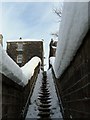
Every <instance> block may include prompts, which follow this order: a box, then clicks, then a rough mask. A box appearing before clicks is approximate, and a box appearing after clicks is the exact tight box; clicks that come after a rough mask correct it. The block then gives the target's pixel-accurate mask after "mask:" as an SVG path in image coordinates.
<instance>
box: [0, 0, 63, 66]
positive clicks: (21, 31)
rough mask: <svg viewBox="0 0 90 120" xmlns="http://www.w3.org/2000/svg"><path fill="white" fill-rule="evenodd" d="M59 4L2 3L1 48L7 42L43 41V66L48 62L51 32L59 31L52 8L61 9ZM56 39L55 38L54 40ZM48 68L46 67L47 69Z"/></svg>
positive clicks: (56, 17) (56, 18)
mask: <svg viewBox="0 0 90 120" xmlns="http://www.w3.org/2000/svg"><path fill="white" fill-rule="evenodd" d="M61 6H62V3H59V2H4V3H2V5H1V6H0V7H1V10H2V16H1V18H2V29H0V33H2V34H3V46H4V49H5V47H6V41H7V40H15V39H19V38H20V37H22V39H44V45H45V47H44V48H45V49H44V53H45V55H44V56H45V57H46V60H45V62H46V63H45V64H47V62H48V54H49V48H48V46H49V43H50V40H51V38H53V36H51V33H52V32H55V31H58V30H59V24H60V23H59V22H58V19H59V18H58V16H57V15H56V14H55V13H54V12H53V9H54V8H61ZM54 39H56V38H54ZM47 67H48V66H46V68H47Z"/></svg>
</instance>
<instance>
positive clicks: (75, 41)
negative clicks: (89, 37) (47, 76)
mask: <svg viewBox="0 0 90 120" xmlns="http://www.w3.org/2000/svg"><path fill="white" fill-rule="evenodd" d="M87 31H88V3H86V2H82V3H79V2H76V3H73V2H69V3H64V7H63V12H62V20H61V24H60V29H59V38H58V44H57V51H56V59H55V64H54V72H55V75H56V77H57V78H59V77H60V76H61V75H62V73H63V72H64V70H65V69H66V68H67V66H68V65H69V64H70V61H71V60H72V59H73V56H74V55H75V53H76V51H77V49H78V48H79V46H80V45H81V43H82V40H83V38H84V36H85V35H86V33H87Z"/></svg>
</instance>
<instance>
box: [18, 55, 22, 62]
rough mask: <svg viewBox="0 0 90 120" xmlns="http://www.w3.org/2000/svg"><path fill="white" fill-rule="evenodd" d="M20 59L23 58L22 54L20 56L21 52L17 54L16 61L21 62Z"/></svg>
mask: <svg viewBox="0 0 90 120" xmlns="http://www.w3.org/2000/svg"><path fill="white" fill-rule="evenodd" d="M22 60H23V56H22V54H19V55H18V56H17V63H22Z"/></svg>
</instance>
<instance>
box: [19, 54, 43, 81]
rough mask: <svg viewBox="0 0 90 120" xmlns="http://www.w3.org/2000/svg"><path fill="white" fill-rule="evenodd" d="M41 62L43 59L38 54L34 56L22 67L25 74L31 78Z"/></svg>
mask: <svg viewBox="0 0 90 120" xmlns="http://www.w3.org/2000/svg"><path fill="white" fill-rule="evenodd" d="M39 62H40V64H41V59H40V58H39V57H37V56H35V57H33V58H32V59H31V60H30V61H29V62H27V63H26V64H25V65H24V66H23V67H21V69H22V72H23V74H24V75H25V77H26V78H27V80H29V79H30V78H31V77H32V76H33V74H34V70H35V68H36V67H37V66H38V64H39Z"/></svg>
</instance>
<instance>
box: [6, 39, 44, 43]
mask: <svg viewBox="0 0 90 120" xmlns="http://www.w3.org/2000/svg"><path fill="white" fill-rule="evenodd" d="M27 41H28V42H29V41H37V42H38V41H43V40H42V39H16V40H7V42H27Z"/></svg>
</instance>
